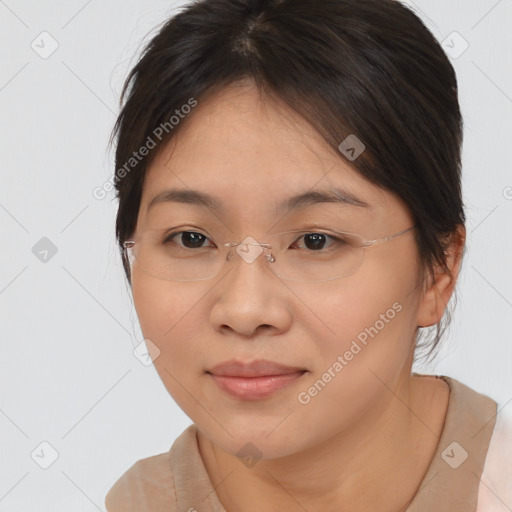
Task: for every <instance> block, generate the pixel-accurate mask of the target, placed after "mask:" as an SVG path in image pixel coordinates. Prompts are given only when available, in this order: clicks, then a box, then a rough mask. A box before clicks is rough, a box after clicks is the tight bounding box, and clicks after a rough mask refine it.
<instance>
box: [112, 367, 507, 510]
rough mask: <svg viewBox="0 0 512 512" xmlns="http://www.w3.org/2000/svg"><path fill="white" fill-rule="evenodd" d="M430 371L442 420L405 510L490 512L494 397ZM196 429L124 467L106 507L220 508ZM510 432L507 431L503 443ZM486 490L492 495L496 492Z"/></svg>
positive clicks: (495, 409)
mask: <svg viewBox="0 0 512 512" xmlns="http://www.w3.org/2000/svg"><path fill="white" fill-rule="evenodd" d="M416 375H418V374H416ZM436 377H438V378H442V379H444V380H445V381H446V382H447V383H448V385H449V387H450V398H449V403H448V410H447V415H446V420H445V424H444V427H443V431H442V434H441V437H440V440H439V444H438V447H437V450H436V453H435V455H434V457H433V459H432V462H431V464H430V466H429V468H428V470H427V472H426V474H425V476H424V478H423V480H422V482H421V485H420V487H419V489H418V491H417V493H416V495H415V496H414V499H413V500H412V502H411V503H410V505H409V507H408V508H407V512H425V511H436V512H442V511H447V512H448V511H449V512H487V511H488V512H494V511H495V510H498V509H497V508H493V507H489V506H487V505H486V503H487V501H486V503H478V500H479V493H480V491H481V489H482V488H483V487H485V489H486V490H487V491H489V489H492V486H491V485H490V484H488V485H485V486H484V485H483V482H482V478H481V477H482V472H483V469H484V464H485V460H486V456H487V453H488V450H489V444H490V441H491V438H492V436H493V431H494V428H495V424H496V415H497V403H496V402H495V401H494V400H492V399H491V398H489V397H488V396H485V395H482V394H480V393H477V392H476V391H474V390H473V389H471V388H469V387H468V386H466V385H464V384H462V383H461V382H459V381H457V380H455V379H452V378H450V377H446V376H436ZM507 428H508V427H507ZM196 432H197V427H196V426H195V425H194V424H192V425H190V426H189V427H188V428H187V429H185V430H184V432H183V433H182V434H181V435H180V436H179V437H178V438H177V439H176V441H175V442H174V444H173V445H172V447H171V449H170V450H169V451H168V452H166V453H162V454H160V455H155V456H152V457H148V458H145V459H141V460H139V461H137V462H136V463H135V464H134V465H133V466H132V467H131V468H129V469H128V470H127V471H126V472H125V473H124V474H123V475H122V476H121V477H120V478H119V480H117V482H116V483H115V484H114V485H113V487H112V488H111V489H110V491H109V493H108V494H107V497H106V500H105V504H106V507H107V511H108V512H135V511H137V512H142V511H144V512H153V511H158V512H160V511H168V512H172V511H179V512H194V511H198V512H226V511H225V509H224V507H223V506H222V504H221V502H220V501H219V499H218V496H217V494H216V492H215V490H214V488H213V485H212V482H211V480H210V478H209V476H208V473H207V471H206V468H205V466H204V463H203V460H202V458H201V455H200V452H199V448H198V444H197V438H196ZM511 438H512V437H511V436H510V435H508V437H507V441H506V442H507V446H509V443H511V444H512V442H511ZM498 449H499V450H500V451H501V448H498ZM495 450H496V449H495ZM509 453H510V451H509ZM506 467H507V468H508V470H509V471H510V474H509V475H508V476H510V475H512V462H511V461H510V459H508V463H507V464H506ZM498 473H499V474H500V475H502V474H503V471H502V470H500V471H498ZM504 482H505V481H504ZM508 484H511V485H512V478H509V477H507V479H506V482H505V483H504V484H502V485H506V486H508ZM498 492H501V496H503V498H504V499H503V500H502V501H501V503H502V504H503V506H504V508H503V509H501V508H500V510H510V511H512V502H511V503H507V502H506V500H507V499H509V496H510V495H508V494H507V496H505V494H503V493H504V491H503V490H501V491H498ZM511 492H512V491H511ZM488 494H489V496H491V497H493V499H494V498H496V496H495V494H496V493H494V492H492V493H488ZM487 499H489V498H487ZM493 503H494V502H493ZM477 504H478V509H477ZM507 505H508V506H510V507H511V508H508V506H507ZM505 507H506V508H505Z"/></svg>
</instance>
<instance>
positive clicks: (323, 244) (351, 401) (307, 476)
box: [106, 0, 512, 512]
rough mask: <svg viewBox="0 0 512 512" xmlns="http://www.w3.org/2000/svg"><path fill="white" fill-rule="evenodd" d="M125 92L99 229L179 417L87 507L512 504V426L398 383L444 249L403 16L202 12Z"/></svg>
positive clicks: (436, 65)
mask: <svg viewBox="0 0 512 512" xmlns="http://www.w3.org/2000/svg"><path fill="white" fill-rule="evenodd" d="M123 96H124V98H125V100H126V101H125V103H124V105H123V109H122V111H121V114H120V116H119V118H118V121H117V124H116V127H115V132H114V134H115V136H116V137H117V150H116V169H117V171H116V177H115V183H116V190H117V194H118V198H119V210H118V216H117V225H116V234H117V238H118V242H119V245H120V249H121V254H122V257H123V263H124V267H125V271H126V274H127V278H128V280H129V282H130V284H131V287H132V292H133V298H134V303H135V307H136V310H137V315H138V318H139V321H140V325H141V329H142V332H143V333H144V337H145V338H146V343H147V347H148V351H149V354H150V355H151V356H152V359H153V363H154V365H155V367H156V369H157V371H158V373H159V375H160V377H161V379H162V382H163V384H164V385H165V387H166V389H167V390H168V391H169V393H170V394H171V396H172V397H173V399H174V400H175V401H176V402H177V403H178V405H179V406H180V407H181V408H182V409H183V411H184V412H185V413H186V414H187V415H188V416H189V417H190V418H191V420H192V421H193V424H192V425H191V426H190V427H189V428H187V429H186V430H185V432H184V433H183V434H182V435H181V436H180V437H179V438H178V439H177V440H176V441H175V442H174V444H173V446H172V448H171V450H170V451H169V452H168V453H164V454H161V455H157V456H154V457H148V458H146V459H143V460H140V461H138V462H137V463H136V464H134V465H133V466H132V467H131V468H130V469H129V470H128V471H127V472H126V473H125V474H124V475H123V476H121V477H120V479H119V480H118V481H117V482H116V483H115V484H114V486H113V487H112V489H111V490H110V492H109V494H108V496H107V498H106V505H107V509H108V510H109V511H112V512H115V511H127V510H145V511H150V510H180V511H181V510H183V511H187V510H188V511H194V510H197V511H199V512H203V511H222V510H225V511H228V512H232V511H240V510H243V511H244V512H252V511H261V510H265V511H274V510H276V511H277V510H281V511H282V510H290V511H291V510H309V511H312V510H333V511H334V510H336V511H338V510H360V511H363V510H364V511H366V510H368V511H370V510H372V511H374V510H379V511H381V512H385V511H390V512H391V511H397V510H407V511H409V512H411V511H420V510H421V511H423V510H450V511H455V510H457V511H475V510H479V511H483V510H493V511H494V510H502V509H503V510H509V508H503V507H507V506H508V507H510V506H512V494H511V490H510V489H511V488H512V476H511V469H510V468H511V463H510V461H511V458H510V456H511V451H512V449H511V427H510V422H509V420H505V418H504V416H503V415H500V414H498V408H497V404H496V402H495V401H494V400H492V399H491V398H489V397H487V396H485V395H481V394H479V393H477V392H476V391H475V390H472V389H471V388H469V387H467V386H465V385H464V384H463V383H461V382H458V381H456V380H455V379H451V378H449V377H446V376H429V375H420V374H416V373H412V370H411V369H412V364H413V361H414V359H415V357H418V355H420V354H423V355H424V356H425V355H426V357H432V355H434V354H435V350H436V348H437V346H438V344H439V341H440V339H441V335H442V331H443V327H444V325H443V322H442V320H443V315H444V313H445V310H446V306H447V304H448V302H449V299H450V297H451V296H452V294H453V292H454V288H455V284H456V281H457V276H458V274H459V270H460V267H461V262H462V257H463V251H464V243H465V228H464V222H465V216H464V210H463V203H462V197H461V184H460V149H461V143H462V119H461V114H460V109H459V104H458V98H457V82H456V77H455V73H454V70H453V68H452V66H451V64H450V62H449V61H448V59H447V57H446V56H445V54H444V53H443V51H442V49H441V47H440V46H439V44H438V43H437V41H436V40H435V38H434V37H433V36H432V34H431V33H430V32H429V31H428V30H427V29H426V28H425V26H424V25H423V24H422V22H421V21H420V20H419V19H418V18H417V17H416V16H415V15H414V14H413V13H412V12H411V11H410V10H408V9H407V8H406V7H404V6H403V5H402V4H400V3H398V2H396V1H392V0H385V1H383V0H328V1H323V2H317V1H314V0H301V1H299V0H282V1H279V0H274V1H272V0H267V1H263V0H260V1H257V0H253V1H251V0H215V1H212V0H203V1H199V2H196V3H194V4H191V5H190V6H188V7H187V8H185V9H184V10H183V11H182V12H180V13H179V14H178V15H176V16H175V17H173V18H171V19H170V20H169V21H168V22H167V23H166V24H165V25H164V26H163V27H162V28H161V30H160V31H159V33H158V34H157V35H156V36H155V37H154V38H153V40H152V41H151V42H150V44H149V45H148V47H147V48H146V50H145V52H144V55H143V56H142V58H141V59H140V61H139V62H138V63H137V65H136V66H135V68H134V69H133V70H132V72H131V73H130V75H129V77H128V79H127V81H126V85H125V89H124V91H123ZM431 326H434V328H435V333H434V334H435V335H434V337H433V338H431V339H428V338H426V337H424V336H422V335H423V334H424V332H423V331H422V329H423V328H427V327H431ZM507 450H508V452H507ZM497 456H498V457H497ZM503 457H505V458H503ZM477 507H478V508H477ZM499 507H502V508H499Z"/></svg>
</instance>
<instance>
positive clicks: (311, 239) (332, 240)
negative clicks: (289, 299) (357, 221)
mask: <svg viewBox="0 0 512 512" xmlns="http://www.w3.org/2000/svg"><path fill="white" fill-rule="evenodd" d="M270 245H271V246H272V247H273V248H275V249H274V253H276V258H275V259H276V261H275V263H274V264H273V266H272V267H271V268H272V271H273V272H274V273H275V274H276V275H278V276H279V277H282V278H283V279H290V280H293V281H331V280H334V279H339V278H342V277H346V276H349V275H351V274H353V273H354V272H355V271H356V270H357V269H358V268H359V266H360V265H361V262H362V260H363V255H364V247H363V240H362V238H361V237H360V236H359V235H355V234H352V233H336V234H334V233H322V232H318V233H315V232H305V231H290V232H287V233H279V234H277V235H273V236H272V237H270Z"/></svg>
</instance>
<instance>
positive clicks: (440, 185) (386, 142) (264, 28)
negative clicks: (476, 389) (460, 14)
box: [110, 0, 465, 356]
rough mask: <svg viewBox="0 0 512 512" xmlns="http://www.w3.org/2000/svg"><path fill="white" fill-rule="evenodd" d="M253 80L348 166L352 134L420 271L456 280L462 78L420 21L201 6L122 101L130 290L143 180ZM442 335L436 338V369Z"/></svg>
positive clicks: (218, 3)
mask: <svg viewBox="0 0 512 512" xmlns="http://www.w3.org/2000/svg"><path fill="white" fill-rule="evenodd" d="M246 79H250V80H252V81H254V83H255V84H256V85H257V87H258V90H259V91H260V93H262V92H265V93H266V94H267V95H269V96H273V97H274V98H276V99H278V100H279V101H280V102H282V103H283V104H286V105H287V106H288V107H290V108H291V109H293V110H294V111H295V112H297V113H298V114H299V115H300V116H302V118H303V119H305V120H306V121H307V122H308V123H310V124H311V125H312V126H313V127H314V128H315V129H316V130H317V132H318V133H319V134H320V135H321V136H322V137H323V139H324V140H325V141H326V142H327V143H328V144H329V146H331V147H332V148H333V150H335V151H338V153H339V149H338V147H339V145H340V143H341V142H342V141H343V140H344V139H345V138H346V137H347V136H348V135H350V134H355V135H356V136H357V138H359V139H360V140H361V141H363V143H364V145H365V150H364V151H363V153H361V155H360V156H359V157H358V158H357V159H356V160H354V161H351V162H349V163H350V165H351V167H352V168H353V169H354V170H355V171H356V172H358V173H359V174H360V175H362V176H363V177H364V178H366V179H367V180H368V181H370V182H371V183H373V184H375V185H377V186H379V187H381V188H382V189H384V190H386V191H388V192H390V193H392V194H394V195H396V196H397V197H399V198H400V199H401V200H402V201H403V202H404V203H405V204H406V206H407V207H408V208H409V209H410V211H411V213H412V216H413V219H414V222H415V224H416V226H417V229H416V230H415V231H414V232H415V240H416V243H417V247H418V253H419V257H420V260H421V266H422V269H423V271H427V272H429V273H433V271H434V269H435V268H436V267H437V266H439V267H441V268H442V269H443V271H445V272H448V273H451V272H450V269H449V267H448V266H447V259H446V253H445V250H446V248H447V247H448V243H449V241H450V240H451V239H453V236H456V234H457V228H458V227H459V226H461V225H462V226H464V223H465V215H464V209H463V202H462V192H461V179H460V178H461V176H460V175H461V146H462V131H463V122H462V117H461V113H460V108H459V103H458V93H457V79H456V75H455V71H454V69H453V67H452V65H451V63H450V62H449V60H448V58H447V56H446V55H445V53H444V52H443V50H442V48H441V46H440V44H439V43H438V42H437V40H436V39H435V38H434V36H433V35H432V33H431V32H430V31H429V30H428V29H427V28H426V27H425V25H424V24H423V23H422V21H421V20H420V19H419V18H418V17H417V16H416V14H415V13H414V12H413V11H411V10H410V9H409V8H408V7H406V6H405V5H403V4H401V3H400V2H398V1H395V0H322V1H318V0H199V1H196V2H194V3H191V4H189V5H187V6H185V7H184V8H182V9H181V10H180V11H179V12H178V13H176V14H175V15H174V16H173V17H171V18H170V19H169V20H167V21H166V22H165V23H164V24H163V25H162V26H161V28H160V29H159V31H158V33H157V34H156V35H155V36H154V37H153V38H152V39H151V40H150V42H149V43H148V44H147V45H146V46H145V48H144V50H143V52H142V55H141V57H140V59H139V60H138V62H137V63H136V65H135V66H134V67H133V69H132V70H131V71H130V73H129V75H128V77H127V79H126V81H125V83H124V86H123V89H122V93H121V100H120V102H121V112H120V114H119V116H118V118H117V121H116V123H115V126H114V129H113V132H112V136H111V139H110V143H112V141H113V140H114V139H115V140H116V143H117V144H116V152H115V165H116V169H118V171H117V173H116V177H115V189H116V196H117V199H118V200H119V207H118V212H117V219H116V238H117V241H118V244H119V249H120V252H121V257H122V261H123V267H124V270H125V273H126V276H127V278H128V282H129V283H130V284H131V281H130V269H129V262H128V261H127V258H126V254H125V251H124V250H123V245H122V244H123V242H124V241H125V240H127V239H128V238H129V237H130V236H131V235H132V234H133V232H134V230H135V227H136V223H137V218H138V212H139V207H140V201H141V195H142V187H143V183H144V176H145V173H146V169H147V168H148V166H149V165H150V163H151V161H152V160H153V158H154V157H155V155H156V154H157V153H158V151H159V149H160V148H162V147H163V146H165V144H166V143H167V142H168V141H169V140H170V139H171V137H172V136H174V135H175V134H176V133H177V132H178V130H179V129H180V126H182V125H183V123H179V122H178V124H176V125H175V126H174V123H173V126H172V127H171V126H170V123H169V120H170V118H171V117H172V116H173V114H175V113H178V112H177V110H180V109H181V108H182V107H183V106H184V105H192V104H193V103H191V100H192V101H198V102H201V100H202V99H205V98H206V97H207V95H210V94H213V93H214V92H215V91H219V90H221V89H223V88H225V87H227V86H228V85H230V84H233V83H235V82H238V81H241V80H246ZM180 112H181V110H180ZM183 112H186V110H185V109H183ZM191 115H193V113H192V114H191ZM180 117H182V116H180ZM158 127H160V129H159V128H158ZM162 127H164V129H162ZM164 132H165V133H164ZM155 133H158V135H159V136H158V137H155ZM155 139H157V140H155ZM149 140H151V141H152V145H154V146H155V148H154V149H151V150H149V151H147V152H146V153H147V155H146V156H145V157H144V158H141V159H138V160H137V162H136V164H135V163H134V162H133V161H132V160H133V154H134V152H137V151H138V150H140V148H142V147H143V146H145V145H146V144H148V141H149ZM339 154H340V158H344V157H343V156H342V155H341V153H339ZM130 159H132V160H130ZM127 162H131V164H130V165H131V166H132V167H134V169H133V170H132V169H128V170H127V165H126V164H127ZM132 164H134V165H132ZM122 169H124V170H125V171H124V172H121V171H122ZM425 275H426V274H425V272H424V273H423V275H422V276H421V281H422V283H424V278H425ZM450 315H451V314H450V312H449V310H448V309H447V311H446V313H445V317H446V316H448V317H450ZM443 320H444V318H443ZM448 323H449V321H448ZM445 327H446V325H445V324H444V323H443V321H441V322H439V323H438V324H436V332H435V336H434V338H433V339H432V340H428V341H427V343H426V345H429V346H430V351H429V352H428V354H427V356H431V355H432V353H434V350H435V348H436V346H437V345H438V343H439V341H440V339H441V336H442V334H443V332H444V330H445ZM417 341H418V340H417ZM421 347H423V345H422V346H421ZM421 347H420V345H419V344H417V346H416V348H417V349H418V348H421Z"/></svg>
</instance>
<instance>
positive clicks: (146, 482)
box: [105, 452, 176, 512]
mask: <svg viewBox="0 0 512 512" xmlns="http://www.w3.org/2000/svg"><path fill="white" fill-rule="evenodd" d="M173 488H174V482H173V476H172V472H171V470H170V453H169V452H166V453H162V454H160V455H154V456H152V457H147V458H145V459H141V460H138V461H137V462H135V464H133V465H132V466H131V467H130V468H129V469H128V470H127V471H125V472H124V473H123V475H121V477H120V478H119V479H118V480H117V481H116V482H115V483H114V485H113V486H112V488H111V489H110V491H109V492H108V494H107V496H106V498H105V506H106V508H107V511H108V512H135V511H143V510H144V511H146V510H148V511H149V510H161V509H165V508H164V507H167V509H168V510H169V511H172V510H175V505H176V503H175V502H174V500H173V496H174V493H173V492H172V490H173Z"/></svg>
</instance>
